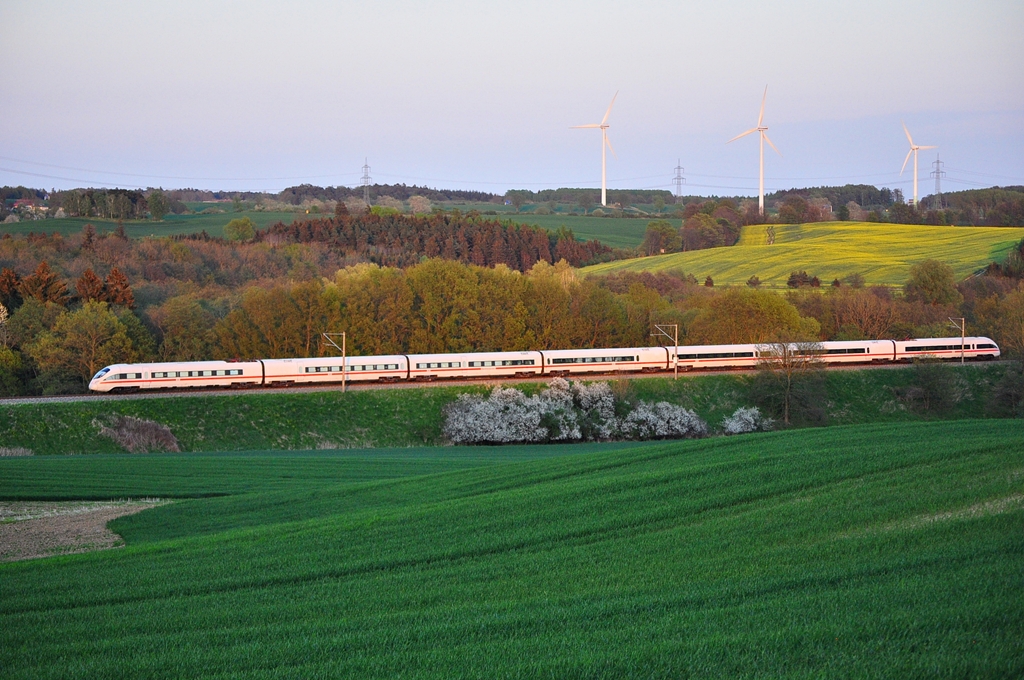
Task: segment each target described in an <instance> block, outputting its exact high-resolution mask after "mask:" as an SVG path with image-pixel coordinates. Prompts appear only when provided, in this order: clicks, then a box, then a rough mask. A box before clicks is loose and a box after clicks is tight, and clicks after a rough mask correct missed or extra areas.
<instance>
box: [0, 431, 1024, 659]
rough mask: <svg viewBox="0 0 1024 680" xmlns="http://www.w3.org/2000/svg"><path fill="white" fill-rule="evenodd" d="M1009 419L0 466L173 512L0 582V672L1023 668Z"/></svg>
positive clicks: (1015, 463)
mask: <svg viewBox="0 0 1024 680" xmlns="http://www.w3.org/2000/svg"><path fill="white" fill-rule="evenodd" d="M1022 471H1024V438H1022V437H1021V436H1020V424H1019V422H1016V421H1011V420H974V421H970V420H963V421H946V422H920V423H901V424H875V425H858V426H843V427H838V428H829V429H811V430H800V431H788V432H778V433H768V434H759V435H743V436H737V437H730V438H715V439H709V440H702V441H690V442H671V443H658V444H653V445H647V446H636V445H633V446H629V447H623V446H621V445H615V444H608V445H600V446H586V447H571V446H564V447H495V448H486V447H480V448H460V449H451V448H439V449H433V450H431V451H429V452H428V451H426V450H422V451H421V450H416V449H401V450H399V449H390V450H363V451H358V450H350V451H307V452H268V453H249V454H239V453H233V454H201V453H190V454H173V455H172V454H167V455H135V456H131V455H114V454H96V455H90V456H71V457H65V456H39V457H29V458H12V459H0V498H8V499H9V498H12V497H18V498H37V499H51V498H66V497H69V496H75V497H78V498H125V497H136V498H138V497H144V496H150V497H153V496H156V497H160V498H165V499H173V502H172V503H170V504H168V505H163V506H160V507H156V508H153V509H150V510H146V511H144V512H142V513H140V514H137V515H132V516H129V517H124V518H121V519H119V520H116V521H114V522H113V523H112V524H111V526H112V528H113V529H114V530H115V531H117V532H118V533H119V534H120V535H121V536H123V538H124V540H125V542H126V546H125V547H123V548H121V549H116V550H110V551H105V552H95V553H89V554H81V555H65V556H57V557H50V558H46V559H41V560H33V561H26V562H16V563H6V564H0V627H2V630H3V631H4V632H3V636H2V640H3V643H2V644H0V668H2V669H3V671H2V675H3V676H4V677H8V678H72V677H83V678H84V677H89V678H96V677H199V676H202V677H207V678H243V677H244V678H284V677H289V678H291V677H325V678H326V677H358V678H367V677H380V678H395V677H402V678H426V677H444V678H463V677H522V678H527V677H529V678H534V677H547V678H583V677H595V678H596V677H645V678H682V677H766V678H767V677H772V678H778V677H792V678H809V677H872V678H884V677H889V678H906V677H930V678H961V677H1021V676H1022V675H1024V599H1022V598H1021V593H1022V592H1024V570H1022V569H1021V565H1022V564H1024V530H1022V529H1024V474H1022Z"/></svg>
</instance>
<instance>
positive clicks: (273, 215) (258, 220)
mask: <svg viewBox="0 0 1024 680" xmlns="http://www.w3.org/2000/svg"><path fill="white" fill-rule="evenodd" d="M488 205H489V209H492V210H493V209H494V208H495V207H502V206H494V205H490V204H488ZM461 208H467V207H466V206H460V209H461ZM463 212H468V208H467V209H464V210H463ZM325 216H326V217H329V216H330V215H324V214H317V215H307V214H306V213H303V212H257V211H251V210H248V211H244V212H240V213H236V212H231V211H230V208H229V209H228V212H224V213H216V214H212V215H167V216H166V217H164V219H163V220H162V221H160V222H154V221H152V220H125V222H124V229H125V232H126V233H127V234H128V235H129V236H134V237H142V236H174V235H176V234H194V233H198V232H200V231H203V230H206V233H208V234H210V235H211V236H223V235H224V225H226V224H227V223H228V222H230V221H231V220H233V219H235V218H236V217H249V218H250V219H251V220H252V221H253V223H254V224H255V225H256V227H257V228H259V229H265V228H266V227H268V226H270V225H272V224H274V223H276V222H284V223H285V224H291V223H292V222H294V221H295V220H308V219H314V218H318V217H325ZM486 217H488V218H490V219H500V220H511V221H513V222H515V223H517V224H529V225H539V226H541V227H543V228H544V229H548V230H550V231H558V229H559V227H561V226H563V225H564V226H566V227H568V228H570V229H572V230H573V233H574V234H575V235H576V237H577V238H581V239H585V240H590V239H598V240H599V241H601V242H602V243H604V244H606V245H609V246H612V247H615V248H634V247H636V246H638V245H640V244H641V243H642V242H643V240H644V232H645V231H646V230H647V222H648V220H645V219H629V218H615V217H589V216H587V217H584V216H582V215H532V214H526V213H523V214H516V213H514V212H502V213H501V214H499V215H487V216H486ZM670 221H671V222H672V223H673V224H676V225H677V226H678V224H677V223H679V220H670ZM87 223H88V224H92V225H93V226H94V227H96V231H98V232H99V233H105V232H110V231H114V230H115V229H116V228H117V220H105V219H100V218H95V217H89V218H85V217H66V218H63V219H59V220H57V219H51V220H36V221H31V222H18V223H16V224H5V225H3V226H2V227H0V232H2V233H10V234H27V233H29V232H34V233H37V234H39V233H60V234H64V235H69V234H77V233H78V232H80V231H82V227H84V226H85V225H86V224H87Z"/></svg>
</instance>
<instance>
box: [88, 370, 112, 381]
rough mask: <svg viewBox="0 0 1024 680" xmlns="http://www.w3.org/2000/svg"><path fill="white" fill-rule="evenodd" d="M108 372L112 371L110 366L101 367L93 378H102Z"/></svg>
mask: <svg viewBox="0 0 1024 680" xmlns="http://www.w3.org/2000/svg"><path fill="white" fill-rule="evenodd" d="M107 373H110V368H102V369H100V372H99V373H97V374H96V375H94V376H93V378H92V379H93V380H98V379H100V378H102V377H103V376H105V375H106V374H107Z"/></svg>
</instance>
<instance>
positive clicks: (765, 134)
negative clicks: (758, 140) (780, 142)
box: [761, 132, 782, 156]
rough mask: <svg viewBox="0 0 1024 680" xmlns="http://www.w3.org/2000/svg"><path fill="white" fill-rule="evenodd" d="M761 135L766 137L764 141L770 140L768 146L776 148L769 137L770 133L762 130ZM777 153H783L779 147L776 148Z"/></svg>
mask: <svg viewBox="0 0 1024 680" xmlns="http://www.w3.org/2000/svg"><path fill="white" fill-rule="evenodd" d="M761 136H762V137H764V141H766V142H768V146H770V147H772V148H773V149H775V145H774V144H772V140H770V139H768V133H767V132H762V133H761ZM775 153H777V154H779V155H780V156H781V155H782V152H781V151H779V150H778V149H775Z"/></svg>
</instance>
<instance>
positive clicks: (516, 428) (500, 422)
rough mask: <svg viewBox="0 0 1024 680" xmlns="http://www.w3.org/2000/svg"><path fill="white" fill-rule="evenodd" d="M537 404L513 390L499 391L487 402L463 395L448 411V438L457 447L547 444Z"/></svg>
mask: <svg viewBox="0 0 1024 680" xmlns="http://www.w3.org/2000/svg"><path fill="white" fill-rule="evenodd" d="M536 401H537V398H536V397H533V398H529V397H527V396H526V395H525V394H523V393H522V392H520V391H519V390H514V389H512V388H510V387H509V388H503V387H495V388H494V391H493V392H491V395H490V396H489V397H488V398H487V399H484V398H483V397H480V396H479V395H475V394H463V395H462V396H460V397H459V398H458V399H457V400H455V401H454V402H452V403H451V404H449V405H448V407H447V408H446V409H445V421H444V427H443V428H442V430H443V432H444V436H445V437H447V438H448V439H449V440H450V441H451V442H452V443H454V444H479V443H493V444H507V443H511V442H539V441H543V440H544V439H546V438H547V434H548V432H547V429H546V428H543V427H541V426H540V418H541V410H540V409H539V408H538V407H537V406H538V405H537V403H536Z"/></svg>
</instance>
